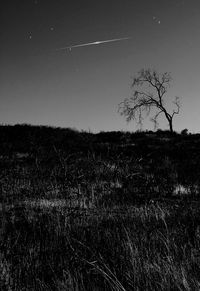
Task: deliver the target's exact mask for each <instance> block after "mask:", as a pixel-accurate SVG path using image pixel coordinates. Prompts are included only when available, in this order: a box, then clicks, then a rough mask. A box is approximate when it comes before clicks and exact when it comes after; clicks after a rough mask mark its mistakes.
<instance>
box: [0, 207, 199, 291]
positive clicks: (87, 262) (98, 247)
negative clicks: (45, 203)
mask: <svg viewBox="0 0 200 291" xmlns="http://www.w3.org/2000/svg"><path fill="white" fill-rule="evenodd" d="M4 220H5V223H4V226H3V228H2V232H1V243H0V247H1V249H0V250H1V253H0V276H1V289H2V290H14V291H15V290H72V291H74V290H81V291H82V290H87V291H90V290H120V291H121V290H187V291H188V290H199V289H200V277H199V274H200V236H199V226H200V210H199V205H196V204H191V205H190V206H189V207H187V205H186V204H183V205H182V204H181V203H179V204H178V203H177V205H169V204H168V205H167V204H165V203H151V204H146V205H141V206H132V207H127V208H126V207H122V208H120V207H115V208H112V209H111V208H110V209H109V208H107V209H106V208H101V209H96V210H95V209H90V210H82V211H81V210H80V209H77V210H75V209H74V210H72V209H71V210H70V209H69V208H67V207H62V208H60V207H59V206H57V207H50V208H48V207H46V208H43V209H42V208H41V207H40V208H38V207H36V206H33V205H32V206H31V205H29V206H28V205H25V206H21V207H19V206H18V207H13V208H11V209H7V210H5V213H4Z"/></svg>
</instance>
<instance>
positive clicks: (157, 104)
mask: <svg viewBox="0 0 200 291" xmlns="http://www.w3.org/2000/svg"><path fill="white" fill-rule="evenodd" d="M171 80H172V78H171V75H170V74H169V73H167V72H166V73H163V74H158V72H157V71H155V70H151V69H146V70H145V69H142V70H141V71H139V72H138V76H137V77H135V78H134V80H133V84H132V88H134V91H133V96H132V97H130V98H126V99H125V100H124V101H123V102H121V103H120V104H119V108H118V111H119V113H120V114H121V115H123V116H125V118H126V120H127V122H130V121H131V120H135V121H136V122H137V123H138V124H140V125H142V122H143V119H144V118H143V116H144V114H146V116H148V115H149V114H150V112H151V111H152V109H155V112H154V114H153V117H152V118H151V120H152V121H153V122H154V125H155V128H156V127H157V125H158V116H159V115H160V114H162V115H163V116H164V117H165V118H166V119H167V121H168V124H169V130H170V132H171V133H172V132H173V118H174V116H175V115H176V114H179V110H180V99H179V97H175V99H174V101H173V103H174V106H175V109H174V110H173V111H172V113H169V111H168V109H167V107H166V105H165V102H164V101H165V100H164V99H165V97H166V93H167V89H168V87H169V85H170V82H171Z"/></svg>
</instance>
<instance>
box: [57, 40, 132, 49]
mask: <svg viewBox="0 0 200 291" xmlns="http://www.w3.org/2000/svg"><path fill="white" fill-rule="evenodd" d="M127 39H131V37H121V38H113V39H108V40H100V41H94V42H88V43H81V44H76V45H71V46H66V47H62V48H58V49H56V50H57V51H60V50H67V49H69V50H72V49H73V48H78V47H84V46H90V45H99V44H104V43H109V42H115V41H122V40H127Z"/></svg>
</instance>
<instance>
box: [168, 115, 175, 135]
mask: <svg viewBox="0 0 200 291" xmlns="http://www.w3.org/2000/svg"><path fill="white" fill-rule="evenodd" d="M168 122H169V130H170V132H171V133H172V132H174V130H173V124H172V118H170V119H168Z"/></svg>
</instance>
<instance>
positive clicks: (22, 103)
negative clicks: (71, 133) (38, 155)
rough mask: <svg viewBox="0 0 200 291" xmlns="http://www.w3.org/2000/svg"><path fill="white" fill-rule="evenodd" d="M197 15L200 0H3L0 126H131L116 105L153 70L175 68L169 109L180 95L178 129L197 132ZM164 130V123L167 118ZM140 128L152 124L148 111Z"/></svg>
mask: <svg viewBox="0 0 200 291" xmlns="http://www.w3.org/2000/svg"><path fill="white" fill-rule="evenodd" d="M199 16H200V1H199V0H185V1H184V0H101V1H99V0H84V1H83V0H67V1H66V0H7V1H5V0H4V1H2V3H1V17H0V19H1V20H0V23H1V25H0V123H1V124H16V123H28V124H35V125H50V126H59V127H71V128H76V129H78V130H87V131H88V130H90V131H92V132H99V131H112V130H124V131H135V130H137V129H138V127H137V125H136V123H135V122H134V121H131V122H130V123H129V124H127V123H126V120H125V118H124V117H123V116H120V114H119V113H118V104H119V103H120V102H122V101H123V100H124V99H125V98H129V97H131V96H132V89H131V83H132V80H133V77H134V76H136V75H137V72H138V71H140V70H141V69H143V68H152V69H155V70H157V71H158V72H159V73H164V72H169V73H171V76H172V78H173V81H172V82H171V86H170V88H169V90H168V94H167V96H166V104H169V105H168V106H169V108H170V109H171V107H170V104H171V102H172V100H173V97H174V96H180V98H181V111H180V114H179V115H177V116H175V118H174V129H175V130H177V131H181V130H182V129H184V128H187V129H188V130H189V131H190V132H200V114H199V108H200V96H199V93H200V33H199V31H200V17H199ZM125 37H129V38H130V39H126V40H125V39H123V40H121V41H116V42H110V43H102V44H98V45H90V46H85V47H76V48H72V49H71V50H59V49H60V48H62V47H68V46H73V45H79V44H84V43H89V42H96V41H101V40H110V39H115V38H125ZM159 128H162V129H167V128H168V125H167V122H166V120H165V119H164V118H162V117H160V119H159ZM143 129H144V130H146V129H147V130H151V129H153V124H152V123H151V122H149V120H148V118H147V119H145V121H144V125H143Z"/></svg>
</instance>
